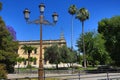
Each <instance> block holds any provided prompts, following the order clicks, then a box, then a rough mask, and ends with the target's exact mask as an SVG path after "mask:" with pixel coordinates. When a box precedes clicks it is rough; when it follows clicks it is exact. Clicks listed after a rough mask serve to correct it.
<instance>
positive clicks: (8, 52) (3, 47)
mask: <svg viewBox="0 0 120 80" xmlns="http://www.w3.org/2000/svg"><path fill="white" fill-rule="evenodd" d="M17 50H18V42H16V41H13V38H12V37H11V35H10V32H9V31H8V30H7V29H6V27H5V23H4V21H3V20H2V18H1V17H0V57H1V59H0V63H2V64H5V65H6V69H7V71H8V72H13V71H14V65H15V58H16V57H17V56H18V54H17V53H16V52H17Z"/></svg>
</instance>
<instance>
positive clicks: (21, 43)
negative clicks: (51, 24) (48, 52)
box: [15, 33, 66, 68]
mask: <svg viewBox="0 0 120 80" xmlns="http://www.w3.org/2000/svg"><path fill="white" fill-rule="evenodd" d="M42 42H43V43H42V54H43V55H42V56H43V61H44V48H46V47H49V46H51V45H53V44H58V46H62V45H66V41H65V39H64V35H63V33H62V34H61V36H60V39H56V40H43V41H42ZM24 45H28V46H32V47H35V48H36V50H33V51H32V53H31V54H30V57H33V58H36V60H35V61H34V62H31V63H30V64H31V65H32V66H34V67H39V56H40V41H39V40H33V41H19V49H18V54H19V57H21V58H25V59H27V58H28V54H24V50H23V49H21V48H22V47H23V46H24ZM43 63H44V62H43ZM18 65H19V67H26V66H27V61H26V60H25V61H23V62H21V63H18V62H17V64H16V65H15V67H16V68H17V67H18ZM47 65H49V63H46V62H45V63H44V66H47Z"/></svg>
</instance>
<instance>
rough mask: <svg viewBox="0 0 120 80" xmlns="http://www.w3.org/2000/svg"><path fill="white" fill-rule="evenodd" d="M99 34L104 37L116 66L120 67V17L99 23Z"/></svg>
mask: <svg viewBox="0 0 120 80" xmlns="http://www.w3.org/2000/svg"><path fill="white" fill-rule="evenodd" d="M98 32H99V33H100V34H102V35H103V36H104V39H105V40H106V43H105V46H106V49H107V51H108V52H109V53H110V56H111V58H112V59H113V60H114V64H115V65H117V66H120V54H119V53H120V16H115V17H112V18H110V19H107V18H105V19H102V20H101V21H99V23H98Z"/></svg>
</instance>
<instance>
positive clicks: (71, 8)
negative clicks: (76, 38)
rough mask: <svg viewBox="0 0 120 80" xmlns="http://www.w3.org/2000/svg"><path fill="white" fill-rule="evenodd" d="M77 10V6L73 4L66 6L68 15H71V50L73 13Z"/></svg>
mask: <svg viewBox="0 0 120 80" xmlns="http://www.w3.org/2000/svg"><path fill="white" fill-rule="evenodd" d="M76 11H77V8H76V6H75V5H71V6H70V7H69V8H68V12H69V14H70V15H72V19H71V50H73V18H74V17H73V15H75V13H76Z"/></svg>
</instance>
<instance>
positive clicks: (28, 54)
mask: <svg viewBox="0 0 120 80" xmlns="http://www.w3.org/2000/svg"><path fill="white" fill-rule="evenodd" d="M29 65H30V53H28V66H29Z"/></svg>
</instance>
